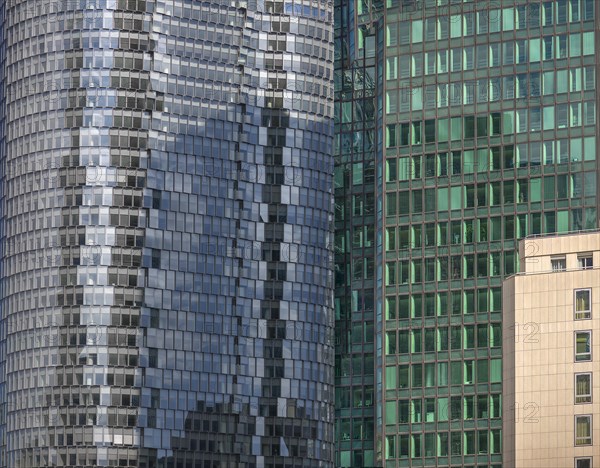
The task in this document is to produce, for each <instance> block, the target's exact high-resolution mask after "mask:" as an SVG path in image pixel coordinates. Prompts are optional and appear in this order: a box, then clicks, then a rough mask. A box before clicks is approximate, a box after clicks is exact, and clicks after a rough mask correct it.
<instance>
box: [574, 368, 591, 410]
mask: <svg viewBox="0 0 600 468" xmlns="http://www.w3.org/2000/svg"><path fill="white" fill-rule="evenodd" d="M584 375H587V376H589V389H590V393H589V395H578V394H577V377H579V376H584ZM574 381H575V388H574V392H573V393H574V397H575V404H576V405H586V404H590V403H592V400H593V386H592V385H593V375H592V372H578V373H576V374H575V379H574ZM588 397H589V400H586V401H577V399H578V398H588Z"/></svg>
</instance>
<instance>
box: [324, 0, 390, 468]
mask: <svg viewBox="0 0 600 468" xmlns="http://www.w3.org/2000/svg"><path fill="white" fill-rule="evenodd" d="M375 3H378V4H379V6H380V7H381V5H382V4H381V2H375ZM372 7H373V5H371V2H358V3H356V2H346V1H338V2H336V3H335V14H336V16H335V26H336V30H335V51H336V58H335V80H334V81H335V105H336V110H335V119H336V132H335V146H334V151H335V153H334V154H335V160H336V173H335V203H336V209H335V226H336V238H335V252H336V257H335V262H336V272H335V274H336V276H335V288H336V289H335V313H336V316H335V318H336V326H335V334H336V351H335V353H336V361H335V370H336V376H335V382H336V407H335V408H336V412H335V419H336V466H357V467H358V466H361V467H362V466H376V465H375V463H376V462H375V430H376V425H377V424H376V418H377V414H376V405H375V403H376V399H375V395H376V371H375V369H376V365H375V363H376V360H377V359H378V353H381V348H380V347H379V348H377V346H376V340H375V337H376V333H377V332H376V309H377V307H376V296H375V285H376V283H377V278H376V275H377V272H376V269H375V265H376V259H377V232H378V226H379V224H380V218H381V210H379V211H378V210H377V209H376V205H377V192H378V191H377V178H376V168H377V166H378V163H377V158H378V157H379V158H381V155H382V151H381V148H378V147H377V144H378V143H379V144H380V139H378V138H377V130H376V128H377V126H378V124H377V120H376V119H377V89H378V88H379V85H378V81H379V78H378V73H377V70H378V69H380V68H381V65H380V64H379V63H378V61H377V54H376V50H375V49H374V48H373V47H372V45H373V44H374V41H375V33H374V32H375V31H376V25H377V22H378V18H377V16H375V17H373V16H372V15H371V12H372V11H374V9H376V8H372ZM379 10H380V9H379ZM367 30H368V31H369V32H370V35H369V36H368V37H369V39H368V41H369V45H370V46H371V47H370V48H369V50H368V51H367V48H366V47H365V43H364V41H357V40H356V37H357V34H359V32H361V34H362V32H364V31H367ZM361 37H362V36H361Z"/></svg>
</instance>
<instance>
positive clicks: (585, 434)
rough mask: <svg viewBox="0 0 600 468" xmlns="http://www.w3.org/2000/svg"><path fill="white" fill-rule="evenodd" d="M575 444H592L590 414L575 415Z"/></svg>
mask: <svg viewBox="0 0 600 468" xmlns="http://www.w3.org/2000/svg"><path fill="white" fill-rule="evenodd" d="M575 445H576V446H579V445H592V415H590V414H586V415H579V416H575Z"/></svg>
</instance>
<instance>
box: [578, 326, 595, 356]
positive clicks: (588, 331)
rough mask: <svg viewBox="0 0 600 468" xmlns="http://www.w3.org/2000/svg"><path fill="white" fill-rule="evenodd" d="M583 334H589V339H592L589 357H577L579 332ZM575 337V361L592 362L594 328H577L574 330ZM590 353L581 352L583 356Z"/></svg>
mask: <svg viewBox="0 0 600 468" xmlns="http://www.w3.org/2000/svg"><path fill="white" fill-rule="evenodd" d="M580 333H581V334H583V333H586V334H587V335H589V337H590V338H589V341H590V352H589V359H577V356H578V354H577V335H578V334H580ZM574 337H575V356H574V358H575V359H574V362H576V363H577V362H590V361H591V360H592V349H593V348H592V330H575V332H574ZM587 354H588V353H585V354H581V355H582V356H586V355H587Z"/></svg>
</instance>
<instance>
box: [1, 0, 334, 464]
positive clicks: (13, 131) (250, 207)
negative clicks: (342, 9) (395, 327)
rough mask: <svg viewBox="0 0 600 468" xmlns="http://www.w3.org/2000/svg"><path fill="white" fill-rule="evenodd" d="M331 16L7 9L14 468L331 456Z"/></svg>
mask: <svg viewBox="0 0 600 468" xmlns="http://www.w3.org/2000/svg"><path fill="white" fill-rule="evenodd" d="M332 15H333V12H332V6H331V5H328V4H326V3H325V2H297V1H296V2H278V1H273V2H259V3H256V2H249V3H246V2H237V3H235V2H233V3H232V2H210V3H209V2H204V3H198V2H191V1H187V2H186V1H184V2H158V1H157V2H154V1H143V0H138V1H135V0H134V1H131V0H129V1H127V2H125V1H124V0H117V1H108V2H106V1H96V2H84V1H81V2H70V1H65V2H37V1H33V0H27V1H20V2H10V1H9V2H4V3H3V5H2V7H1V10H0V22H1V24H2V28H1V31H2V32H1V34H2V36H1V39H2V47H0V51H1V52H0V60H1V61H2V64H1V65H2V67H1V70H2V74H3V75H2V78H3V86H2V94H1V95H0V99H1V102H0V104H1V107H2V109H5V112H4V114H3V115H2V124H3V125H2V134H1V135H0V137H1V138H2V146H1V153H0V162H1V167H2V173H1V181H0V182H1V184H2V192H1V205H0V206H1V208H0V209H1V212H0V223H1V228H0V236H1V240H2V245H3V247H2V248H3V251H2V262H1V264H0V288H1V295H2V302H1V307H2V322H1V327H0V330H1V333H2V336H1V338H2V340H1V344H0V353H1V354H0V356H1V361H2V368H1V369H2V372H1V377H0V397H1V401H2V408H1V409H2V411H1V412H0V413H1V419H0V431H1V433H0V435H1V438H2V439H1V451H0V465H2V466H10V467H14V468H25V467H28V468H29V467H34V466H64V467H97V466H106V467H113V466H115V467H116V466H121V467H140V468H154V467H163V466H164V467H167V466H168V467H180V466H181V467H186V468H187V467H194V468H197V467H203V468H204V467H207V466H211V467H233V466H235V467H248V468H249V467H263V466H264V467H275V466H278V467H279V466H281V467H284V466H285V467H292V466H293V467H299V466H303V467H314V466H323V467H325V466H332V457H333V445H332V442H333V386H332V383H333V343H332V341H333V339H332V334H333V302H332V300H333V296H332V265H331V264H332V261H331V249H330V246H331V244H332V239H330V238H331V236H332V233H331V228H332V220H333V204H332V189H331V186H332V180H333V178H332V177H333V159H332V158H331V153H332V142H333V90H332V81H333V78H332V74H333V27H332V21H333V18H332Z"/></svg>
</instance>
